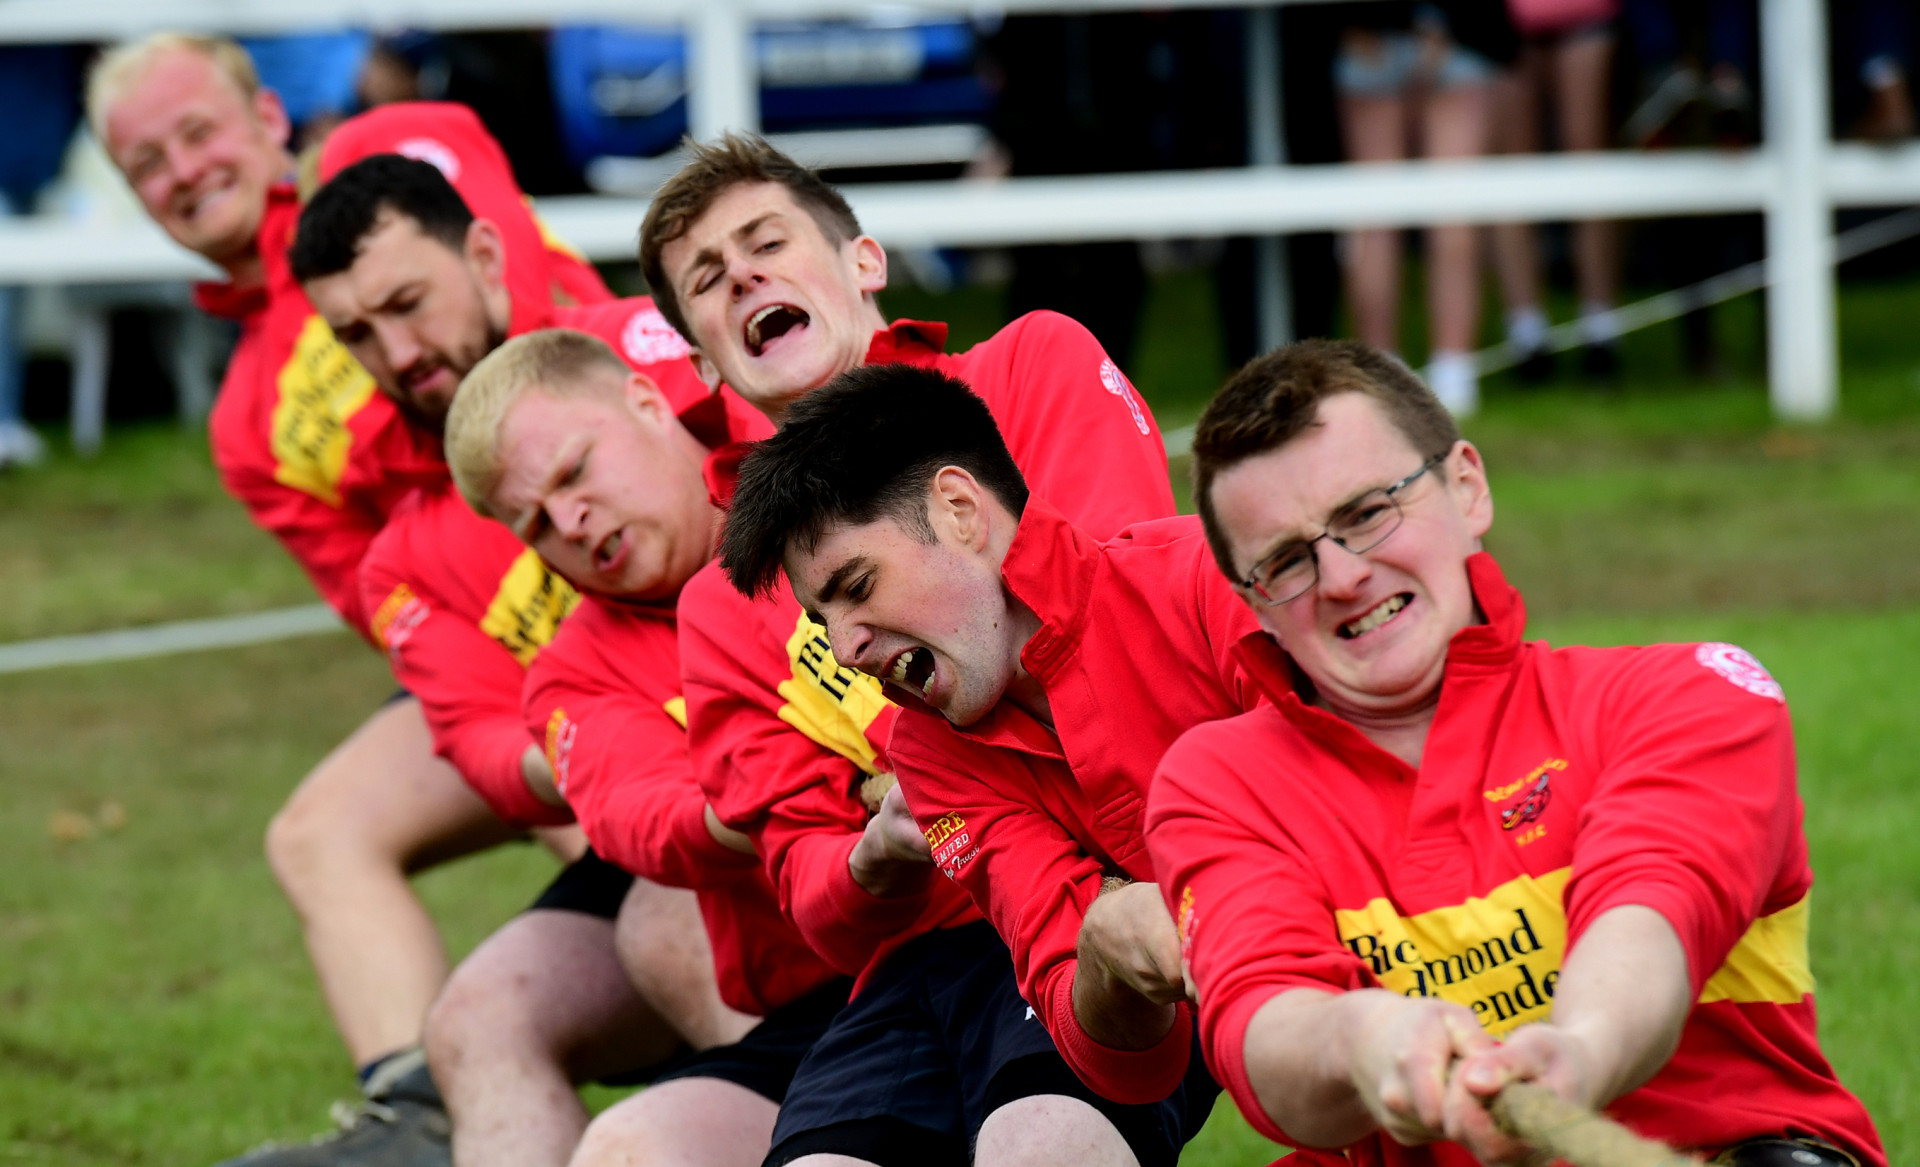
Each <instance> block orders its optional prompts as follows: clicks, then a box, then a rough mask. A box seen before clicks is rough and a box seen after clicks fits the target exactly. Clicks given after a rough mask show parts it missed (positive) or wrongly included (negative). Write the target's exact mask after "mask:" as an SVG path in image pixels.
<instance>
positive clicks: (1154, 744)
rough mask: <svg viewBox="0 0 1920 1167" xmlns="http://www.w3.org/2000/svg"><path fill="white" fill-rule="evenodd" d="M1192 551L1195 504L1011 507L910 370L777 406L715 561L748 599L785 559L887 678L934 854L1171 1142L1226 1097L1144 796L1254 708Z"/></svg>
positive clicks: (1020, 484)
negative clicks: (1211, 1063) (1166, 758)
mask: <svg viewBox="0 0 1920 1167" xmlns="http://www.w3.org/2000/svg"><path fill="white" fill-rule="evenodd" d="M1209 558H1210V557H1209V555H1208V552H1207V547H1206V541H1205V539H1204V537H1203V536H1202V534H1201V531H1200V527H1199V524H1198V523H1197V522H1196V521H1195V520H1193V519H1191V518H1184V517H1183V518H1171V519H1160V520H1154V521H1151V522H1147V523H1139V524H1135V525H1134V526H1132V527H1129V528H1128V529H1127V530H1126V531H1125V532H1123V533H1121V535H1120V536H1118V537H1117V538H1115V539H1113V540H1112V541H1111V542H1108V543H1105V544H1098V543H1095V542H1094V541H1093V540H1091V539H1089V538H1087V537H1086V536H1085V535H1083V534H1081V533H1080V532H1079V531H1078V530H1077V529H1076V528H1075V527H1074V526H1073V524H1071V523H1070V522H1068V521H1067V520H1066V519H1065V518H1064V517H1062V516H1061V514H1060V513H1059V511H1057V510H1055V509H1054V508H1053V506H1052V505H1051V504H1049V503H1048V501H1047V500H1046V499H1045V498H1044V497H1042V496H1039V495H1034V496H1033V497H1031V498H1029V496H1028V492H1027V487H1026V482H1025V480H1024V478H1023V477H1022V475H1021V473H1020V471H1019V469H1018V468H1016V467H1015V465H1014V463H1013V460H1012V459H1011V458H1010V457H1009V456H1008V454H1007V450H1006V445H1005V443H1004V442H1003V441H1002V440H1001V437H1000V434H999V431H998V429H997V428H996V427H995V425H994V421H993V417H992V415H991V414H990V413H989V412H988V411H987V409H986V406H985V404H984V403H983V402H982V401H980V399H979V398H977V397H975V396H974V395H973V394H972V393H970V392H968V391H967V389H966V387H965V386H964V385H961V384H960V383H958V382H957V381H954V380H952V379H950V378H947V377H944V376H942V375H940V374H938V373H936V372H933V371H931V370H924V369H915V368H910V367H904V366H882V367H873V368H867V369H860V370H856V371H854V372H851V373H846V374H843V375H841V376H840V377H838V378H836V379H835V380H834V381H833V382H832V383H830V384H829V385H827V386H826V387H825V388H822V389H818V390H815V391H814V392H813V393H812V394H810V395H808V396H807V397H806V398H804V399H802V400H801V401H800V402H798V403H797V404H795V405H794V407H793V408H792V409H791V410H790V411H789V412H788V416H787V424H786V425H785V426H784V427H783V428H782V429H781V431H780V433H779V434H777V435H775V436H774V437H773V438H770V439H768V440H767V441H765V442H763V443H761V444H760V445H758V446H757V447H756V448H755V449H754V451H753V453H751V454H749V455H748V456H747V458H746V460H745V461H744V462H742V464H741V470H740V482H739V486H738V489H737V490H736V492H735V494H734V499H733V507H732V510H731V513H730V514H729V516H728V520H727V530H726V539H725V542H724V545H723V548H722V551H721V563H722V565H723V566H724V567H725V569H726V570H727V572H728V574H729V576H730V577H731V579H732V580H733V582H734V585H735V586H736V587H738V588H740V589H741V590H742V591H745V592H750V593H757V592H761V591H765V590H767V589H770V588H772V587H774V586H777V585H778V584H779V582H780V578H781V575H782V572H783V571H784V572H785V574H786V577H787V579H789V580H790V581H791V582H792V586H793V590H794V594H795V595H796V596H797V597H798V598H799V600H800V601H801V603H803V604H804V605H805V606H806V608H807V610H808V611H809V612H810V613H812V614H813V616H814V618H815V619H816V620H819V621H820V622H822V623H823V624H825V625H826V627H827V628H828V630H829V632H830V640H831V641H832V643H833V645H834V651H835V656H836V659H839V660H842V661H843V662H845V663H846V664H847V665H848V666H850V667H852V668H856V669H859V670H860V671H861V672H863V673H866V674H869V675H871V676H874V677H877V678H880V679H882V680H884V681H886V682H887V683H888V685H889V687H890V691H891V692H892V693H893V694H894V695H895V697H896V699H897V700H899V701H900V702H901V703H902V705H903V709H902V711H901V713H900V716H899V719H898V721H897V722H896V723H895V725H894V729H893V734H892V737H891V738H890V740H889V742H888V746H887V754H888V757H889V758H890V759H891V760H892V762H893V765H894V769H895V772H896V774H897V775H898V776H899V780H900V788H901V789H902V790H903V791H904V792H905V793H906V798H907V801H908V803H909V804H910V805H911V806H912V808H913V811H914V815H915V817H916V819H917V820H918V821H919V823H920V825H921V826H922V827H923V828H924V829H925V831H926V838H927V842H928V844H929V845H930V846H931V847H932V848H933V854H934V859H935V862H936V863H937V864H938V865H939V867H940V869H941V870H942V871H943V872H944V873H945V874H946V875H947V876H948V877H949V878H951V879H952V880H953V881H955V882H956V883H958V884H959V885H960V886H962V887H963V888H965V889H966V890H967V892H968V894H969V895H970V896H971V897H972V898H973V900H974V902H975V903H976V904H977V905H978V906H979V907H980V909H981V910H982V911H984V912H985V913H986V915H987V917H988V918H989V919H990V920H992V921H993V923H994V925H995V927H996V928H997V929H998V930H999V932H1000V935H1001V937H1002V939H1004V940H1005V941H1006V943H1007V945H1008V947H1009V948H1011V950H1012V953H1013V963H1014V967H1015V969H1016V971H1017V973H1018V975H1019V981H1020V987H1021V992H1022V995H1023V996H1024V997H1025V999H1026V1000H1027V1001H1029V1002H1030V1003H1031V1004H1032V1005H1033V1007H1034V1009H1035V1011H1036V1013H1037V1014H1038V1015H1039V1017H1040V1018H1041V1020H1043V1021H1044V1022H1045V1024H1046V1026H1047V1028H1048V1029H1049V1030H1050V1031H1051V1032H1052V1034H1053V1037H1054V1040H1055V1042H1056V1044H1057V1045H1058V1046H1059V1047H1060V1050H1061V1053H1062V1054H1063V1055H1064V1056H1065V1057H1066V1059H1067V1061H1068V1063H1069V1064H1070V1065H1071V1066H1072V1067H1073V1068H1074V1070H1075V1071H1076V1072H1077V1073H1078V1074H1079V1075H1080V1077H1081V1078H1082V1079H1083V1080H1085V1081H1086V1082H1087V1083H1088V1084H1089V1085H1090V1086H1092V1087H1094V1088H1095V1089H1096V1090H1098V1091H1099V1092H1100V1093H1101V1094H1102V1095H1104V1096H1105V1097H1108V1098H1112V1099H1115V1100H1117V1101H1120V1102H1126V1103H1132V1104H1136V1105H1147V1104H1151V1105H1154V1106H1156V1107H1158V1108H1159V1109H1160V1111H1161V1115H1162V1121H1163V1123H1164V1124H1165V1126H1166V1128H1167V1129H1168V1130H1169V1131H1172V1132H1174V1133H1175V1134H1176V1135H1177V1136H1178V1139H1177V1141H1175V1142H1173V1145H1172V1148H1171V1150H1173V1151H1174V1152H1177V1151H1178V1148H1179V1146H1180V1145H1181V1143H1182V1142H1184V1141H1185V1139H1187V1138H1191V1137H1192V1136H1193V1135H1194V1134H1196V1133H1197V1132H1198V1130H1199V1128H1200V1125H1201V1124H1202V1123H1203V1122H1204V1121H1205V1118H1206V1115H1207V1112H1208V1110H1209V1108H1210V1107H1211V1105H1212V1102H1213V1098H1214V1096H1215V1094H1216V1093H1217V1092H1218V1087H1217V1086H1215V1085H1214V1084H1213V1082H1212V1081H1211V1080H1210V1079H1208V1078H1207V1077H1206V1073H1205V1069H1204V1067H1203V1066H1202V1065H1201V1064H1200V1062H1199V1059H1197V1058H1194V1059H1190V1058H1189V1051H1190V1050H1191V1048H1192V1044H1193V1026H1192V1019H1191V1016H1190V1015H1189V1013H1188V1011H1187V1008H1186V1004H1185V1001H1186V992H1185V986H1184V983H1183V979H1182V976H1181V972H1180V949H1179V941H1178V939H1177V937H1176V936H1175V934H1174V926H1173V921H1172V919H1171V917H1169V916H1168V915H1167V912H1166V909H1165V907H1164V905H1163V904H1162V902H1161V898H1160V891H1159V889H1158V887H1156V886H1155V885H1154V882H1153V881H1154V872H1153V867H1152V865H1151V863H1149V862H1148V860H1147V856H1146V844H1145V839H1144V836H1143V833H1142V827H1143V818H1144V813H1145V808H1146V794H1147V787H1148V783H1149V781H1150V780H1151V778H1152V776H1153V769H1154V766H1155V764H1156V763H1157V762H1158V761H1159V758H1160V755H1161V753H1163V752H1164V751H1165V749H1166V747H1168V746H1170V745H1172V744H1173V742H1174V740H1175V739H1176V738H1177V737H1179V735H1180V734H1181V733H1183V732H1184V731H1186V730H1187V729H1190V728H1192V727H1193V726H1195V725H1198V724H1200V723H1201V722H1203V721H1209V720H1212V719H1214V718H1218V717H1225V716H1231V715H1233V714H1236V713H1239V712H1242V711H1243V710H1244V709H1246V708H1247V707H1248V702H1249V701H1250V700H1251V694H1250V691H1249V690H1248V688H1247V686H1245V684H1244V683H1243V682H1242V681H1241V680H1240V678H1239V677H1238V676H1237V670H1235V668H1234V667H1233V664H1232V649H1233V647H1234V645H1235V644H1236V643H1237V642H1238V641H1239V640H1240V638H1241V637H1243V636H1246V635H1249V634H1252V633H1254V632H1256V631H1257V627H1256V625H1255V624H1254V622H1253V620H1252V618H1251V617H1250V616H1249V615H1248V614H1247V612H1246V611H1245V609H1244V608H1243V607H1242V605H1241V604H1240V603H1239V602H1238V600H1237V599H1236V598H1235V596H1234V595H1233V592H1232V590H1231V589H1230V588H1228V587H1227V586H1226V585H1225V584H1224V583H1222V582H1221V581H1220V580H1219V579H1218V578H1217V576H1216V574H1215V573H1214V572H1213V570H1212V565H1211V563H1210V562H1209ZM1143 655H1145V656H1148V657H1150V661H1151V663H1150V664H1149V665H1147V666H1146V667H1142V665H1141V658H1142V656H1143ZM1136 881H1137V882H1136ZM1190 1070H1191V1074H1189V1071H1190Z"/></svg>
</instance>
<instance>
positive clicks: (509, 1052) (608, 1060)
mask: <svg viewBox="0 0 1920 1167" xmlns="http://www.w3.org/2000/svg"><path fill="white" fill-rule="evenodd" d="M630 917H635V918H638V917H645V918H646V919H645V920H644V922H643V924H644V928H645V930H646V931H647V932H649V933H650V934H651V935H653V936H654V937H657V938H659V939H661V940H663V941H665V943H662V944H660V945H658V946H656V947H655V948H654V949H653V950H651V951H647V952H645V953H643V954H636V955H640V956H642V957H643V959H645V960H646V961H647V962H648V963H649V964H651V965H653V966H655V975H656V978H657V979H660V980H663V981H678V982H684V983H683V984H678V985H676V988H677V990H678V992H679V994H680V995H682V996H687V997H695V998H698V997H700V996H703V995H704V996H705V997H708V998H713V999H714V1000H716V1001H717V999H718V993H717V990H716V989H715V987H714V979H713V960H712V957H711V956H710V955H709V954H708V950H707V947H706V930H705V926H704V924H703V923H702V921H701V919H700V910H699V905H698V904H697V902H696V901H695V900H694V896H693V893H692V892H689V891H684V890H681V889H678V888H663V887H660V886H658V885H656V884H650V883H647V882H645V881H643V880H642V881H636V882H635V883H634V885H633V887H632V889H631V890H630V891H629V892H628V893H627V897H626V900H625V901H624V902H623V904H622V905H621V909H620V918H619V920H620V922H619V924H618V925H616V923H615V922H614V921H612V920H606V919H602V918H600V917H598V916H594V915H589V914H587V913H584V912H576V911H563V910H552V909H535V910H533V911H529V912H527V913H525V914H523V915H521V916H519V917H517V918H516V919H514V920H513V921H512V922H510V923H509V924H507V925H506V926H505V927H504V928H502V929H500V931H498V932H496V933H494V934H493V935H492V936H491V937H489V938H488V939H487V941H486V942H485V943H484V944H482V945H481V946H480V947H479V948H477V949H475V950H474V952H473V955H471V956H469V957H468V958H467V959H466V960H465V961H463V962H461V965H460V967H459V968H457V969H455V970H454V973H453V976H452V977H451V978H450V979H449V980H448V982H447V987H446V990H445V991H444V992H443V993H441V994H440V998H439V1000H438V1001H436V1002H435V1003H434V1006H433V1011H432V1012H431V1013H430V1014H429V1015H428V1018H427V1027H426V1047H427V1061H428V1064H429V1065H430V1066H431V1067H432V1070H433V1076H434V1080H435V1082H436V1083H437V1084H438V1085H439V1087H440V1093H441V1096H442V1097H444V1098H445V1099H446V1102H447V1111H448V1113H449V1114H450V1115H451V1116H452V1118H453V1159H454V1162H455V1163H456V1164H458V1165H459V1167H482V1165H491V1164H502V1165H505V1164H515V1165H525V1167H563V1165H564V1164H565V1163H566V1162H567V1161H568V1160H569V1159H570V1158H571V1157H572V1155H573V1153H574V1150H575V1148H576V1146H577V1145H578V1144H579V1142H580V1137H581V1135H582V1133H583V1132H585V1130H586V1129H587V1117H588V1116H587V1111H586V1107H584V1106H583V1105H581V1103H580V1098H579V1095H578V1094H577V1093H576V1092H575V1086H576V1085H577V1084H578V1083H581V1082H585V1081H591V1080H593V1079H596V1078H601V1077H605V1076H606V1075H609V1074H613V1073H617V1072H620V1071H625V1070H633V1069H638V1068H643V1067H646V1066H649V1065H654V1064H657V1063H659V1062H661V1061H663V1060H665V1059H666V1058H667V1057H668V1056H670V1055H671V1054H672V1053H673V1052H674V1051H675V1050H677V1049H678V1048H680V1046H681V1044H682V1034H681V1032H680V1031H679V1029H678V1027H677V1026H676V1025H675V1024H673V1022H672V1021H670V1020H669V1018H671V1017H672V1016H673V1015H672V1014H671V1013H670V1012H666V1011H664V1010H660V1009H656V1008H655V1007H653V1005H651V1004H650V1003H649V1002H648V1001H646V1000H644V999H643V998H642V997H641V996H640V994H639V993H638V992H636V991H635V989H634V987H633V985H632V983H631V982H630V981H629V980H628V978H627V974H626V970H625V968H624V967H623V965H622V962H621V959H620V954H619V952H618V950H617V947H616V943H615V933H616V928H625V927H626V925H627V922H628V920H629V918H630ZM683 933H685V934H691V935H690V936H687V935H681V934H683ZM746 1020H747V1024H748V1025H751V1019H746Z"/></svg>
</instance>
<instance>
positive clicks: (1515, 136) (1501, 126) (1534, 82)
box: [1489, 44, 1553, 380]
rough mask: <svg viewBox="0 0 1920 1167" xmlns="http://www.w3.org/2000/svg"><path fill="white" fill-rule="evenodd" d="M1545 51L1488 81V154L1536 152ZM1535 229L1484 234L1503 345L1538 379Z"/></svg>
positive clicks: (1540, 317) (1533, 50)
mask: <svg viewBox="0 0 1920 1167" xmlns="http://www.w3.org/2000/svg"><path fill="white" fill-rule="evenodd" d="M1546 55H1547V52H1546V50H1543V49H1542V48H1541V47H1540V46H1539V45H1535V44H1529V45H1527V46H1526V48H1525V49H1523V50H1522V52H1521V56H1520V60H1519V61H1518V62H1516V63H1515V65H1514V67H1513V68H1511V69H1506V70H1502V71H1501V73H1500V74H1499V75H1498V76H1497V77H1496V78H1495V79H1494V81H1493V87H1492V90H1491V93H1490V104H1491V118H1492V125H1491V127H1490V143H1491V144H1490V149H1491V151H1492V152H1493V153H1495V154H1534V153H1538V152H1539V150H1540V73H1541V71H1542V67H1543V66H1544V64H1545V58H1546ZM1538 230H1539V228H1538V227H1537V226H1536V225H1535V224H1533V223H1496V224H1494V226H1493V227H1492V228H1490V229H1489V234H1490V236H1491V237H1492V243H1493V266H1494V272H1495V274H1496V275H1497V276H1498V277H1499V281H1500V299H1501V302H1502V303H1504V304H1505V305H1506V309H1507V343H1508V344H1510V345H1512V346H1513V347H1514V348H1516V349H1518V350H1519V351H1520V352H1522V353H1524V354H1526V356H1525V359H1524V360H1522V361H1521V363H1520V375H1521V377H1522V378H1524V379H1526V380H1539V379H1541V378H1543V377H1545V376H1546V375H1547V373H1548V372H1549V371H1550V370H1551V369H1552V367H1553V357H1552V355H1551V354H1550V353H1548V352H1547V350H1546V343H1547V312H1546V300H1545V297H1544V295H1543V294H1542V289H1541V279H1540V250H1539V237H1538V234H1537V232H1538Z"/></svg>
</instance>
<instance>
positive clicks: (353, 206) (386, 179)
mask: <svg viewBox="0 0 1920 1167" xmlns="http://www.w3.org/2000/svg"><path fill="white" fill-rule="evenodd" d="M382 211H392V212H393V213H395V214H399V215H405V216H406V217H407V218H409V219H412V220H413V221H414V222H415V223H418V224H419V225H420V230H421V231H422V232H424V233H425V234H427V235H430V236H432V237H433V238H435V239H438V240H439V241H440V242H442V243H444V244H446V245H447V246H448V247H451V248H452V249H453V250H455V251H460V250H463V249H464V248H465V247H466V245H467V227H468V226H469V225H470V224H471V223H472V222H473V210H472V209H471V208H470V207H468V206H467V202H466V200H465V199H463V198H461V197H460V192H459V191H457V190H455V189H453V184H452V183H450V182H448V181H447V176H446V175H444V174H441V173H440V168H439V167H437V166H435V165H434V164H433V163H431V162H421V161H419V160H418V159H414V158H405V157H402V156H401V155H399V154H373V155H370V156H368V157H366V158H362V159H361V160H360V161H358V162H356V163H354V164H353V165H352V166H349V167H347V168H345V169H344V170H342V171H340V173H338V174H336V175H334V176H333V177H332V178H330V179H328V180H327V182H326V183H325V184H324V185H323V186H321V188H320V189H319V190H317V191H315V192H314V194H313V198H312V199H311V200H309V201H308V203H307V205H306V208H305V209H304V210H302V211H301V212H300V229H299V234H297V235H296V236H295V237H294V240H293V247H292V248H291V249H290V250H289V251H288V252H287V264H288V266H289V267H291V268H292V269H293V278H294V279H296V280H299V281H300V282H301V283H303V284H304V283H306V282H307V281H308V280H317V279H319V278H321V277H322V276H331V275H338V274H340V273H341V272H343V271H346V270H347V269H348V268H350V267H352V266H353V259H354V256H355V255H357V254H358V253H359V250H360V241H361V240H362V239H365V238H366V237H367V235H368V233H370V232H371V231H372V230H373V227H374V224H375V223H377V222H379V220H380V213H381V212H382Z"/></svg>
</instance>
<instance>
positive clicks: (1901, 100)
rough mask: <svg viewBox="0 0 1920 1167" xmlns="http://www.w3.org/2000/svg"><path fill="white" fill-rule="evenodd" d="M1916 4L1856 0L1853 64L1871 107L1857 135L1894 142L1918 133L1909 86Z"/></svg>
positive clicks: (1861, 119)
mask: <svg viewBox="0 0 1920 1167" xmlns="http://www.w3.org/2000/svg"><path fill="white" fill-rule="evenodd" d="M1911 3H1912V0H1855V4H1854V8H1855V9H1856V10H1857V11H1856V12H1855V24H1854V42H1855V50H1854V53H1853V59H1854V61H1855V62H1857V64H1858V67H1859V76H1860V83H1861V84H1862V85H1863V86H1865V87H1866V90H1867V108H1866V109H1865V110H1864V111H1863V112H1862V114H1861V117H1860V120H1859V122H1858V124H1857V125H1856V126H1855V132H1856V133H1857V134H1858V135H1859V136H1860V137H1862V138H1867V139H1870V140H1873V141H1881V142H1890V141H1896V140H1898V139H1901V138H1910V137H1912V136H1913V134H1914V111H1913V91H1912V89H1911V87H1910V86H1909V85H1908V77H1909V75H1910V65H1911V62H1910V60H1909V53H1910V46H1911V43H1912V36H1913V27H1912V17H1911V15H1910V13H1909V12H1908V6H1909V5H1910V4H1911Z"/></svg>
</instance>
